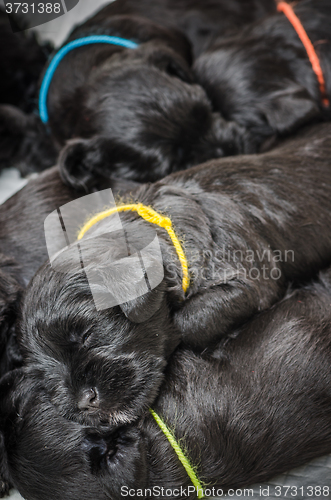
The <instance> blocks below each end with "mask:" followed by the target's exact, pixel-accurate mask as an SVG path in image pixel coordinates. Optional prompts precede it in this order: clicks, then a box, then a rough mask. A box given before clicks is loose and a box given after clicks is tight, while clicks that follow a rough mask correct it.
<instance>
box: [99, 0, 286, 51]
mask: <svg viewBox="0 0 331 500" xmlns="http://www.w3.org/2000/svg"><path fill="white" fill-rule="evenodd" d="M275 11H276V4H275V2H274V0H232V1H231V2H227V1H224V0H223V1H217V2H215V1H214V0H204V2H201V1H199V0H181V1H178V0H157V1H155V0H154V1H153V0H141V1H139V2H136V1H135V0H116V1H115V2H112V3H110V4H109V5H107V7H105V8H104V9H103V12H104V14H105V15H107V16H109V15H112V16H114V15H119V14H125V15H139V16H144V17H148V19H151V20H152V21H154V22H155V23H158V24H160V25H161V26H166V27H168V28H177V29H179V30H180V31H182V32H183V33H185V35H186V36H187V38H188V39H189V40H190V42H191V44H192V47H193V54H194V57H198V56H199V55H200V54H201V52H203V51H204V50H206V49H207V48H208V46H209V45H210V42H211V41H212V40H213V39H214V38H215V37H216V36H222V37H224V36H226V35H227V34H229V32H230V33H231V31H235V30H238V29H239V28H240V29H241V28H242V27H243V26H245V25H246V24H249V23H251V22H253V21H256V20H257V19H260V18H262V17H263V16H265V15H267V14H271V13H272V12H275ZM101 15H102V14H101Z"/></svg>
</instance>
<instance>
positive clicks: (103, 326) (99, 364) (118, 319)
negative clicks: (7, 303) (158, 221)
mask: <svg viewBox="0 0 331 500" xmlns="http://www.w3.org/2000/svg"><path fill="white" fill-rule="evenodd" d="M75 251H76V249H75V248H74V247H72V248H71V249H69V250H68V251H67V256H66V259H64V260H63V263H62V268H60V267H57V268H56V270H55V269H54V268H52V267H51V265H50V264H46V265H44V266H43V267H42V268H41V269H40V270H39V272H38V273H37V274H36V276H35V277H34V279H33V280H32V282H31V284H30V286H29V287H28V289H27V292H26V295H25V299H24V304H23V312H22V322H21V329H20V330H21V331H20V343H21V345H22V347H23V356H25V358H26V359H27V360H28V362H29V365H32V367H33V370H34V371H37V372H38V373H39V376H40V378H42V379H44V380H45V384H46V386H47V389H48V391H49V393H50V395H51V398H52V402H53V403H54V404H55V405H56V406H57V407H58V408H59V411H60V412H61V414H62V415H64V416H66V417H67V418H70V419H74V420H77V421H79V422H82V423H87V424H93V425H98V424H99V423H100V422H104V423H105V422H107V423H108V424H110V425H113V426H118V425H123V424H127V423H129V422H131V421H132V420H134V419H136V418H138V417H139V415H141V413H142V412H143V411H145V410H146V409H147V408H148V406H149V405H150V404H151V403H152V401H153V400H154V399H155V397H156V394H157V391H158V389H159V386H160V384H161V381H162V378H163V368H164V366H165V362H166V358H167V357H168V356H169V354H170V353H171V352H172V351H173V350H174V349H175V347H176V346H177V344H178V342H179V334H178V333H177V332H176V330H175V328H174V327H173V325H172V323H171V321H170V319H169V310H168V305H167V301H166V295H165V292H164V285H163V283H162V282H161V284H160V285H159V286H158V287H156V288H155V289H153V290H151V291H150V292H148V293H146V294H145V295H143V296H141V297H138V298H137V299H135V300H130V301H129V302H127V303H125V304H121V305H119V306H115V307H109V308H107V309H103V310H97V309H96V306H95V302H94V300H93V296H92V291H91V290H93V285H91V283H90V282H89V281H88V279H87V277H86V276H88V275H89V271H90V270H91V269H92V268H93V266H96V264H98V265H99V269H101V268H102V271H103V272H104V273H107V266H109V258H110V254H111V252H114V253H115V254H116V252H118V248H117V246H116V241H115V242H113V245H110V244H109V240H107V238H104V237H100V238H99V239H91V240H87V242H86V247H85V250H84V251H85V254H84V255H85V257H84V266H85V267H84V271H82V270H81V269H78V270H77V269H75V265H74V264H75V256H76V255H75ZM103 262H104V266H103ZM102 266H103V267H102ZM59 269H60V270H59ZM130 272H131V271H130ZM130 272H129V274H128V275H127V276H124V277H123V276H122V275H121V276H120V280H122V283H124V284H123V286H124V287H126V286H129V287H130V286H132V283H133V281H134V277H132V276H130ZM111 279H116V280H117V278H114V275H112V277H111V278H110V280H111ZM103 286H104V285H102V284H100V285H99V284H97V285H96V289H97V292H99V291H100V288H101V289H102V290H103ZM91 287H92V288H91ZM94 292H95V290H94Z"/></svg>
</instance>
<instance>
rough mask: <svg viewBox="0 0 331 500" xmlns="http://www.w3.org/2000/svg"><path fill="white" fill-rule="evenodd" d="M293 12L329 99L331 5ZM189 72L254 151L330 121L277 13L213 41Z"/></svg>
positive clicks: (302, 5) (299, 49)
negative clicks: (274, 139) (310, 46)
mask: <svg viewBox="0 0 331 500" xmlns="http://www.w3.org/2000/svg"><path fill="white" fill-rule="evenodd" d="M294 11H295V14H296V15H297V17H298V18H299V19H300V21H301V23H302V25H303V27H304V29H305V30H306V33H307V34H308V36H309V38H310V40H311V42H312V43H313V44H314V46H315V49H316V52H317V54H318V57H319V60H320V64H321V67H322V71H323V74H324V80H325V82H326V96H327V97H328V98H329V99H331V55H330V54H331V49H330V48H331V38H330V32H331V4H330V2H328V1H325V0H311V1H310V0H309V1H308V0H304V1H301V2H298V3H296V4H295V6H294ZM194 71H195V73H196V76H197V79H198V81H199V82H200V84H201V85H202V86H203V87H204V88H205V90H206V92H207V94H208V96H209V98H210V99H211V101H212V103H213V105H214V108H215V109H216V110H217V111H219V112H221V113H222V116H224V117H225V118H226V119H228V120H235V121H236V122H238V123H240V124H241V125H243V126H244V127H247V128H248V129H249V130H250V131H251V132H252V135H253V137H255V141H256V145H257V146H259V145H261V144H262V143H263V142H264V141H265V140H266V139H271V138H272V137H275V136H276V137H277V136H284V135H287V134H290V133H292V132H293V131H294V130H295V129H297V128H298V127H300V126H301V125H303V124H305V123H308V122H309V121H314V120H321V119H322V118H323V117H324V118H328V119H329V118H330V111H329V110H330V107H328V108H325V109H324V108H323V104H322V100H323V96H322V95H321V92H320V88H319V83H318V81H317V77H316V75H315V73H314V71H313V69H312V65H311V63H310V61H309V59H308V55H307V51H306V49H305V47H304V45H303V43H302V42H301V40H300V39H299V36H298V34H297V32H296V31H295V29H294V27H293V26H292V24H291V23H290V22H289V20H288V19H287V17H286V16H285V15H284V13H282V12H279V13H276V14H274V15H271V16H269V17H266V18H265V19H263V20H261V21H258V22H256V23H254V24H252V25H251V26H248V27H246V28H244V29H242V30H241V31H240V32H238V33H236V34H234V35H233V36H231V37H228V38H227V39H222V38H220V39H219V40H216V41H215V42H214V43H213V45H212V46H211V47H210V48H209V49H208V50H207V51H206V52H205V53H204V54H203V55H201V56H200V57H199V58H198V59H197V60H196V62H195V65H194Z"/></svg>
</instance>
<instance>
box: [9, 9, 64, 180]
mask: <svg viewBox="0 0 331 500" xmlns="http://www.w3.org/2000/svg"><path fill="white" fill-rule="evenodd" d="M22 17H23V18H24V15H23V16H22ZM18 21H19V24H20V27H21V29H24V28H25V26H24V19H23V20H22V18H20V19H18ZM22 21H23V25H22ZM15 22H16V21H15V20H14V19H12V23H13V25H14V26H15ZM0 44H1V47H3V48H4V49H3V50H2V51H1V54H0V73H1V79H0V170H1V169H2V168H6V167H7V168H8V167H12V166H15V167H17V168H18V169H19V170H20V172H21V174H22V175H27V174H29V173H30V172H36V171H37V172H38V171H41V170H44V169H45V168H48V167H50V166H52V165H54V163H55V161H56V157H57V154H58V151H57V149H56V146H55V145H54V143H53V140H52V138H51V136H50V135H49V134H48V132H47V130H46V128H45V127H44V125H43V124H42V122H41V120H40V119H39V117H38V116H37V115H35V114H34V111H35V110H36V107H37V99H38V84H39V77H40V74H41V72H42V70H43V67H44V65H45V64H46V61H47V57H48V55H49V54H50V53H51V50H52V47H51V46H50V45H49V44H43V45H40V44H39V43H38V41H37V39H36V36H35V35H34V34H33V33H32V32H31V31H29V32H26V31H22V32H17V33H13V31H12V27H11V25H10V24H9V19H8V15H7V14H6V13H5V12H3V11H2V10H0Z"/></svg>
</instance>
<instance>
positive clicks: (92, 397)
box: [78, 388, 99, 410]
mask: <svg viewBox="0 0 331 500" xmlns="http://www.w3.org/2000/svg"><path fill="white" fill-rule="evenodd" d="M98 407H99V395H98V391H97V390H96V389H95V388H93V389H92V388H89V389H84V391H83V392H82V393H81V395H80V398H79V400H78V408H79V409H80V410H87V409H88V408H98Z"/></svg>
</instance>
